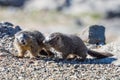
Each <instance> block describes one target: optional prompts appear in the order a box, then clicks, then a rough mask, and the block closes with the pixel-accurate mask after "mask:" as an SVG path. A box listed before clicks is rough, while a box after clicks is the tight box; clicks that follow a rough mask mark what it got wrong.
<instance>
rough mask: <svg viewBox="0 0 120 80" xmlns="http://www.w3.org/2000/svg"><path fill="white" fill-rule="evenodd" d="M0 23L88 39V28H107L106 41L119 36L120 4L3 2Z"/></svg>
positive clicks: (112, 0) (96, 0)
mask: <svg viewBox="0 0 120 80" xmlns="http://www.w3.org/2000/svg"><path fill="white" fill-rule="evenodd" d="M0 21H9V22H12V23H14V24H16V25H20V26H22V29H37V30H39V31H41V32H44V33H52V32H57V31H59V32H63V33H74V34H78V35H80V36H81V37H82V39H83V40H85V39H86V37H88V27H89V26H91V25H96V24H98V25H104V26H105V27H106V40H107V43H108V42H112V41H115V40H117V38H119V34H120V23H119V22H120V0H0Z"/></svg>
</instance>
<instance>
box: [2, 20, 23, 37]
mask: <svg viewBox="0 0 120 80" xmlns="http://www.w3.org/2000/svg"><path fill="white" fill-rule="evenodd" d="M20 30H21V28H20V27H19V26H14V25H13V24H12V23H10V22H2V23H0V38H3V37H4V36H6V35H8V36H11V37H12V36H14V34H16V33H17V32H18V31H20Z"/></svg>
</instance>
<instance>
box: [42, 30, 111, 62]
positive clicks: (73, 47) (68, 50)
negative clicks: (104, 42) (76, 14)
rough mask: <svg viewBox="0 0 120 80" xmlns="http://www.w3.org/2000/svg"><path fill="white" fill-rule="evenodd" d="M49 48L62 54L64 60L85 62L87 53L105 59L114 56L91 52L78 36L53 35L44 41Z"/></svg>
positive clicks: (57, 33)
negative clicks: (74, 59) (78, 58)
mask: <svg viewBox="0 0 120 80" xmlns="http://www.w3.org/2000/svg"><path fill="white" fill-rule="evenodd" d="M43 42H44V44H46V45H47V46H49V47H53V48H54V49H55V50H57V51H59V52H61V53H62V57H63V58H64V59H69V58H74V57H80V59H82V60H85V59H86V57H87V53H88V54H89V55H91V56H93V57H97V58H104V57H109V56H113V55H112V54H111V53H101V52H96V51H92V50H89V49H88V48H87V47H86V45H85V44H84V42H83V41H82V40H81V39H80V38H79V37H78V36H76V35H66V34H63V33H59V32H56V33H52V34H50V36H48V37H46V39H45V40H44V41H43Z"/></svg>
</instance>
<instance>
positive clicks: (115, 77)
mask: <svg viewBox="0 0 120 80" xmlns="http://www.w3.org/2000/svg"><path fill="white" fill-rule="evenodd" d="M9 29H11V30H9ZM19 30H20V27H18V26H14V25H13V24H10V23H7V22H4V23H0V36H1V37H0V79H1V80H120V76H119V75H120V67H119V66H118V65H114V64H113V63H112V62H114V61H116V60H117V58H114V57H110V58H104V59H90V58H89V59H87V60H85V61H84V62H81V61H79V60H72V61H67V60H62V59H56V58H52V59H51V58H43V59H42V58H41V59H37V60H35V59H34V60H33V59H29V58H23V59H19V58H17V57H15V56H13V54H14V53H15V49H14V48H13V40H14V34H15V33H16V32H17V31H19ZM11 31H12V33H10V32H11ZM13 32H14V33H13ZM111 45H112V44H111ZM106 46H108V47H103V49H106V50H108V51H110V52H118V51H119V48H118V47H116V48H111V47H110V46H109V45H106ZM115 46H117V45H115ZM113 49H114V50H113ZM115 49H116V51H115ZM118 53H119V52H118Z"/></svg>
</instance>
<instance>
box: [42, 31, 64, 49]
mask: <svg viewBox="0 0 120 80" xmlns="http://www.w3.org/2000/svg"><path fill="white" fill-rule="evenodd" d="M43 43H44V44H45V45H48V46H50V47H53V48H59V47H61V46H63V43H62V34H61V33H59V32H56V33H52V34H50V35H49V36H47V37H46V38H45V40H44V41H43Z"/></svg>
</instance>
